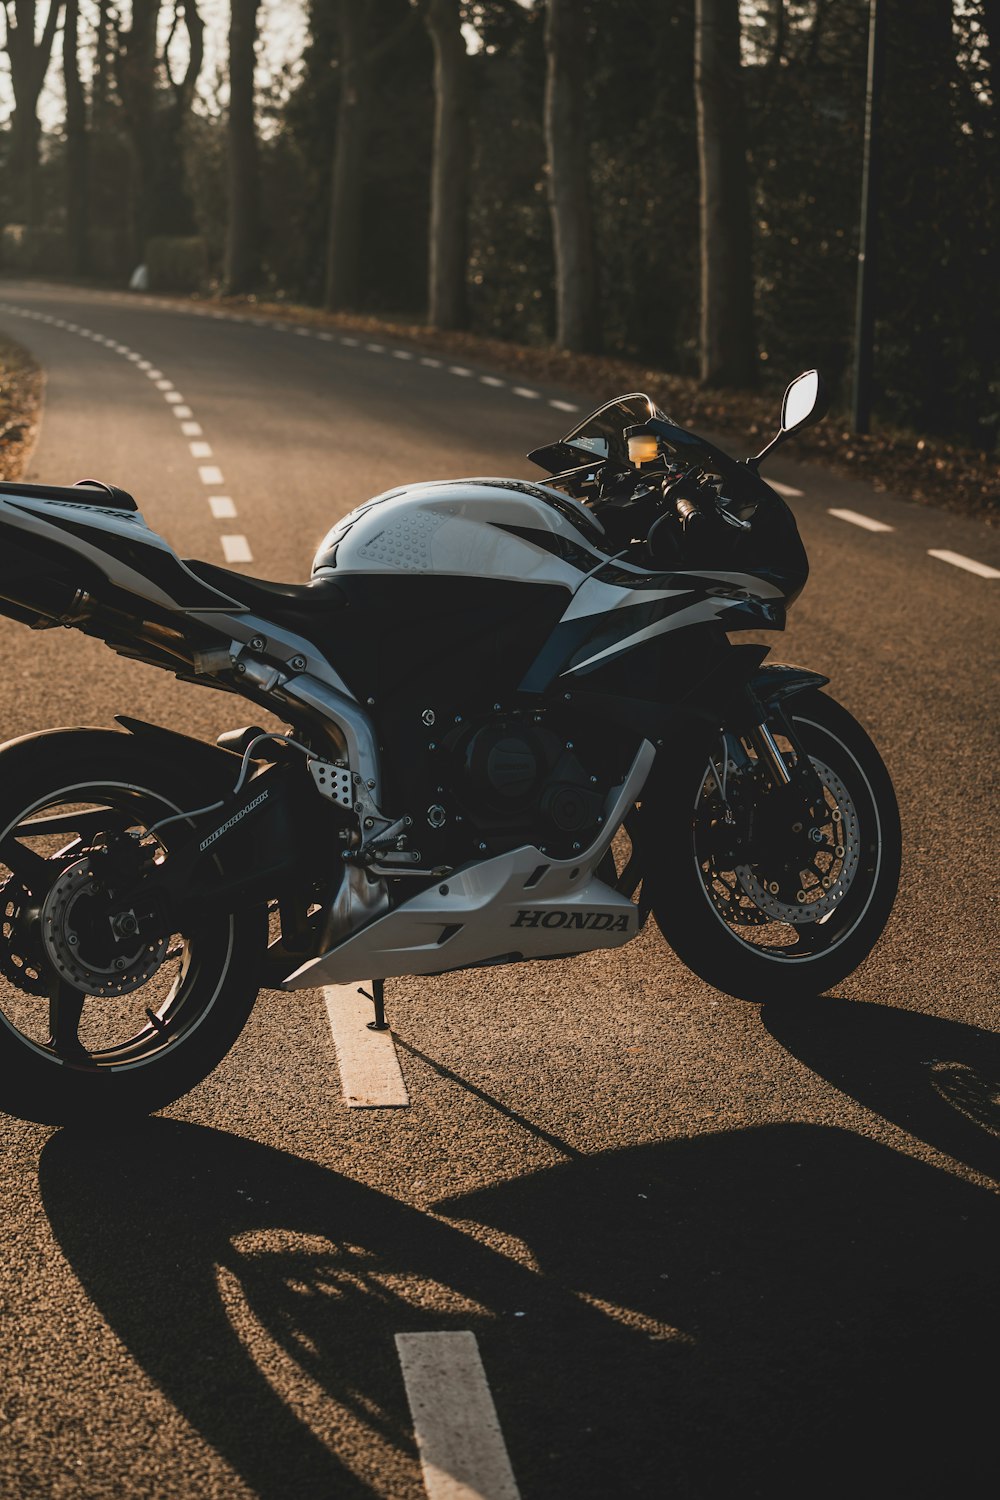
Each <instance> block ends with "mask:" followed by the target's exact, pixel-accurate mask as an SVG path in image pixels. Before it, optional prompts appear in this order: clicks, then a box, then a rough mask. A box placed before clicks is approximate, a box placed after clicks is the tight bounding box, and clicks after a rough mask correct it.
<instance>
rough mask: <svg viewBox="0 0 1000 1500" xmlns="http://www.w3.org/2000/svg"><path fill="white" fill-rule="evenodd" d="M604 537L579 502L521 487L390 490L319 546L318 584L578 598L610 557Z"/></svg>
mask: <svg viewBox="0 0 1000 1500" xmlns="http://www.w3.org/2000/svg"><path fill="white" fill-rule="evenodd" d="M608 555H609V554H608V545H607V542H606V539H605V536H604V528H603V527H602V526H601V524H600V522H599V521H598V520H597V519H596V517H595V516H594V515H593V513H592V512H591V511H590V510H588V509H587V507H586V506H585V505H583V504H581V503H580V501H578V500H573V499H571V498H570V497H569V496H568V495H565V494H563V493H562V492H561V491H560V490H556V489H554V488H552V487H550V486H548V485H544V484H533V483H531V482H530V481H529V480H518V479H489V478H484V479H457V480H443V481H438V482H434V483H429V484H427V483H425V484H411V485H406V486H404V487H403V488H401V489H395V490H387V491H386V492H385V493H384V494H382V495H377V496H376V497H375V498H374V499H373V500H369V501H367V502H366V503H365V504H364V505H360V506H358V508H357V510H353V511H351V513H350V515H347V516H345V517H344V518H343V520H341V521H338V522H337V524H336V525H335V526H334V527H333V528H332V530H330V531H329V532H328V533H327V535H326V536H325V537H324V538H323V540H322V542H321V543H320V545H319V549H318V551H317V552H316V556H315V557H314V558H313V564H312V572H313V576H314V577H316V576H320V575H324V574H331V573H334V572H335V573H336V576H337V578H338V579H341V578H344V576H345V575H349V574H358V573H364V574H369V575H370V574H373V573H381V574H390V575H393V574H394V575H400V574H402V575H409V576H411V577H429V576H431V575H437V576H443V577H451V578H466V579H475V578H481V579H484V580H486V579H488V580H490V581H492V582H510V583H522V584H523V583H537V584H542V585H546V584H547V585H550V586H551V585H553V584H555V585H557V586H559V587H562V588H568V589H570V590H575V589H577V588H578V587H579V585H580V583H581V582H582V580H583V578H584V577H585V576H586V575H587V574H588V573H590V572H592V571H593V569H595V568H598V567H600V566H601V564H602V563H603V562H606V561H607V558H608Z"/></svg>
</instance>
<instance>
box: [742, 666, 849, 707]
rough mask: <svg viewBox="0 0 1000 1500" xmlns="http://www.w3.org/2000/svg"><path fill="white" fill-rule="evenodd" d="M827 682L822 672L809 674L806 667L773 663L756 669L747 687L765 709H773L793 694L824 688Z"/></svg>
mask: <svg viewBox="0 0 1000 1500" xmlns="http://www.w3.org/2000/svg"><path fill="white" fill-rule="evenodd" d="M829 681H830V679H829V677H824V676H823V674H822V672H810V671H809V669H808V668H807V667H793V666H786V665H785V664H784V663H783V662H773V663H770V664H769V665H768V666H766V667H760V668H758V670H757V671H756V672H755V673H754V674H753V676H752V677H751V678H750V680H749V682H748V684H747V686H748V687H749V688H750V689H751V691H752V692H753V693H754V694H755V696H756V697H757V698H758V699H759V701H760V702H761V703H763V704H764V705H765V706H766V707H767V708H773V707H774V706H775V705H776V704H778V703H783V702H784V700H785V699H786V698H791V697H792V695H793V694H795V693H808V692H810V691H812V690H814V689H815V688H821V687H825V686H826V684H827V683H828V682H829Z"/></svg>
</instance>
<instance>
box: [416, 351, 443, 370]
mask: <svg viewBox="0 0 1000 1500" xmlns="http://www.w3.org/2000/svg"><path fill="white" fill-rule="evenodd" d="M420 363H421V364H422V365H423V366H424V367H425V368H426V369H428V370H440V368H441V361H440V360H439V359H432V358H431V356H430V355H429V354H425V355H423V356H422V358H421V360H420Z"/></svg>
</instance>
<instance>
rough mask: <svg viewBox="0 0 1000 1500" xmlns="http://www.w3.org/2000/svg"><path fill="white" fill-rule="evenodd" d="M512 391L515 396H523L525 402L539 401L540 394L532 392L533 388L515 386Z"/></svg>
mask: <svg viewBox="0 0 1000 1500" xmlns="http://www.w3.org/2000/svg"><path fill="white" fill-rule="evenodd" d="M511 389H512V390H513V392H514V395H515V396H523V397H524V399H525V401H537V400H538V392H537V391H533V390H531V388H530V387H529V386H526V385H515V386H512V387H511Z"/></svg>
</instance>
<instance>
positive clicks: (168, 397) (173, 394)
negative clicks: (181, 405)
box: [163, 391, 184, 406]
mask: <svg viewBox="0 0 1000 1500" xmlns="http://www.w3.org/2000/svg"><path fill="white" fill-rule="evenodd" d="M163 399H164V401H169V402H170V404H171V405H172V406H173V405H176V403H177V402H178V401H183V400H184V397H183V396H182V395H181V393H180V391H164V392H163Z"/></svg>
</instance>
